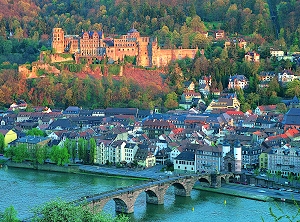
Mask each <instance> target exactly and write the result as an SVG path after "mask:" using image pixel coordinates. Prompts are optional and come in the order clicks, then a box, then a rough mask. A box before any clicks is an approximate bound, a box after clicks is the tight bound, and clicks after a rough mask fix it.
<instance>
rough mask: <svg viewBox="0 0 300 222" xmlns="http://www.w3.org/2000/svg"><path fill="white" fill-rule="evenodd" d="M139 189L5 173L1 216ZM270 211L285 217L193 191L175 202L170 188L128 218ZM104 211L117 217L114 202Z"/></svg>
mask: <svg viewBox="0 0 300 222" xmlns="http://www.w3.org/2000/svg"><path fill="white" fill-rule="evenodd" d="M140 183H142V181H136V180H129V179H116V178H110V177H104V176H93V175H78V174H65V173H53V172H42V171H34V170H23V169H13V168H9V169H7V170H4V169H0V186H1V198H0V211H4V209H5V208H7V207H9V206H10V205H13V206H14V208H15V209H16V210H17V212H18V217H19V218H21V219H24V218H28V217H29V216H31V213H30V209H31V208H33V207H35V206H39V205H41V204H43V203H45V202H48V201H50V200H54V199H57V198H61V199H63V200H67V201H71V200H75V199H78V198H80V197H82V196H86V195H92V194H95V193H101V192H105V191H108V190H113V189H116V188H120V187H124V186H129V185H133V184H140ZM224 200H226V205H225V204H224ZM278 205H279V207H280V208H281V209H282V210H283V211H284V212H286V213H287V214H290V215H291V214H295V212H296V210H297V208H296V207H295V206H294V205H291V204H287V203H278ZM269 207H272V209H273V210H274V212H275V213H276V214H278V215H280V211H279V210H278V208H277V206H276V204H275V202H260V201H255V200H248V199H243V198H237V197H232V196H226V195H221V194H216V193H210V192H205V191H199V190H193V191H192V192H191V197H180V196H176V197H175V195H174V188H173V187H172V186H171V187H170V188H169V189H167V191H166V195H165V198H164V204H163V205H154V204H146V194H145V192H142V193H141V194H140V195H139V196H138V197H137V199H136V202H135V205H134V213H133V214H130V215H129V217H130V220H131V221H133V222H150V221H151V222H152V221H164V222H175V221H186V222H189V221H201V222H211V221H224V222H227V221H228V222H231V221H235V222H248V221H249V222H253V221H262V219H261V218H262V217H264V220H265V221H273V218H271V216H269ZM103 211H104V212H106V213H110V214H112V215H115V203H114V201H113V200H111V201H109V202H108V203H107V204H106V205H105V207H104V208H103ZM212 218H213V219H212ZM270 219H271V220H270ZM298 220H300V218H298ZM283 221H284V220H283ZM295 221H297V219H295Z"/></svg>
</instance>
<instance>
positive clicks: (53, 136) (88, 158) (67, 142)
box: [0, 79, 300, 181]
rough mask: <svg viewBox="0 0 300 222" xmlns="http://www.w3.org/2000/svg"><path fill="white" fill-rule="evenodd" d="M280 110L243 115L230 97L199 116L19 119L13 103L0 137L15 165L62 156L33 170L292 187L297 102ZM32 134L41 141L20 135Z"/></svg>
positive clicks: (130, 113) (82, 114) (20, 109)
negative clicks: (161, 168) (105, 169)
mask: <svg viewBox="0 0 300 222" xmlns="http://www.w3.org/2000/svg"><path fill="white" fill-rule="evenodd" d="M235 80H236V79H235ZM243 80H244V79H243ZM235 83H236V81H235ZM189 87H191V84H190V85H189ZM197 95H198V94H197V93H194V92H192V91H191V90H189V91H188V92H186V93H184V94H183V97H182V99H184V100H185V103H188V102H189V103H190V104H192V103H193V102H195V101H199V100H201V99H199V98H197ZM184 96H185V97H184ZM194 96H195V98H194ZM286 103H287V107H289V110H288V112H286V113H285V114H282V113H280V112H278V107H277V106H276V105H268V106H258V107H257V108H256V109H255V110H253V111H252V112H250V111H249V112H246V113H243V112H241V111H239V101H238V100H237V98H236V95H235V94H234V93H232V94H220V96H219V98H218V99H217V100H213V101H212V102H211V104H210V105H209V106H207V107H206V109H204V108H203V106H204V104H203V103H198V104H197V105H196V106H193V108H190V109H186V110H183V109H181V110H170V111H169V112H167V113H159V111H158V110H153V111H152V110H139V109H137V108H106V109H94V110H85V109H81V108H79V107H76V106H70V107H68V108H67V109H65V110H51V109H50V108H47V107H34V111H32V112H26V111H24V110H25V109H26V107H27V104H26V102H25V101H19V103H15V104H12V105H11V107H10V109H9V110H7V111H6V112H3V113H2V114H1V131H0V133H1V134H2V135H3V136H4V140H3V143H4V144H3V145H4V147H5V150H6V154H5V155H6V156H7V157H9V158H12V160H16V161H24V160H26V159H27V160H30V159H32V158H33V156H34V155H36V153H37V151H36V150H37V149H42V148H45V149H46V147H47V149H51V147H52V146H55V147H60V149H66V150H67V152H68V155H67V157H69V158H68V159H67V160H65V162H59V161H58V160H57V161H56V160H54V159H53V158H50V156H49V155H50V153H51V151H49V152H48V153H47V152H46V153H45V154H44V155H43V157H44V159H43V158H42V160H41V161H40V163H45V162H47V161H48V162H52V163H56V164H58V165H63V164H66V163H72V162H73V163H75V162H76V163H84V164H94V165H114V166H119V167H121V166H131V167H142V168H148V167H152V166H154V165H157V164H161V165H173V166H174V171H175V172H178V173H197V172H198V173H199V172H200V173H201V172H206V173H215V172H234V173H241V171H242V170H243V169H245V170H248V171H254V170H255V169H259V171H261V172H264V173H269V174H273V175H278V174H279V175H280V176H282V177H286V178H290V180H291V181H294V180H299V176H300V175H299V172H300V156H299V154H300V149H299V142H298V141H299V138H300V137H299V136H300V132H299V127H300V122H299V121H298V120H297V119H298V118H299V115H300V109H299V108H296V107H298V106H299V100H298V98H297V97H295V98H293V99H291V100H290V101H286ZM34 129H37V130H38V131H42V132H44V136H38V135H39V134H36V135H35V134H34V133H33V134H32V135H29V134H27V135H26V132H31V131H33V132H34V131H36V130H34ZM92 139H93V140H94V141H95V145H94V147H92V143H91V140H92ZM71 141H73V142H74V143H73V145H72V142H71ZM74 144H75V147H73V148H72V146H74ZM22 145H23V146H25V147H26V151H24V153H22V154H20V153H18V152H16V151H15V152H14V151H11V150H12V149H13V147H20V146H22ZM83 148H84V149H83ZM92 149H94V150H93V151H92ZM33 150H34V152H33ZM84 152H85V153H84ZM62 153H63V152H62ZM20 155H21V157H20ZM60 155H65V154H60ZM20 158H21V159H20ZM63 158H65V157H63V156H61V157H60V158H58V159H63ZM51 159H52V160H51Z"/></svg>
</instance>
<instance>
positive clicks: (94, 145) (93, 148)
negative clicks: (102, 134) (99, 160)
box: [89, 138, 97, 164]
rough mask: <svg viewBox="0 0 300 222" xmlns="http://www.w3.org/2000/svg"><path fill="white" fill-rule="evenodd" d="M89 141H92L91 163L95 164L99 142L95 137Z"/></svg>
mask: <svg viewBox="0 0 300 222" xmlns="http://www.w3.org/2000/svg"><path fill="white" fill-rule="evenodd" d="M89 142H90V164H94V160H95V154H96V148H97V144H96V140H95V139H94V138H91V139H90V140H89Z"/></svg>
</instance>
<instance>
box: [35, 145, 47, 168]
mask: <svg viewBox="0 0 300 222" xmlns="http://www.w3.org/2000/svg"><path fill="white" fill-rule="evenodd" d="M46 159H47V147H44V146H42V147H38V148H37V151H36V160H37V162H38V163H39V164H44V162H45V160H46Z"/></svg>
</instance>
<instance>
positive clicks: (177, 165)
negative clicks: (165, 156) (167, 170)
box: [174, 151, 196, 173]
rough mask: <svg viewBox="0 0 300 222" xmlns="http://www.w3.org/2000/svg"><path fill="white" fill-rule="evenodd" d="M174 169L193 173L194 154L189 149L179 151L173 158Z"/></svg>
mask: <svg viewBox="0 0 300 222" xmlns="http://www.w3.org/2000/svg"><path fill="white" fill-rule="evenodd" d="M174 171H176V172H190V173H195V172H196V167H195V154H194V153H193V152H189V151H184V152H182V153H180V154H179V155H178V156H177V157H176V158H175V160H174Z"/></svg>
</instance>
